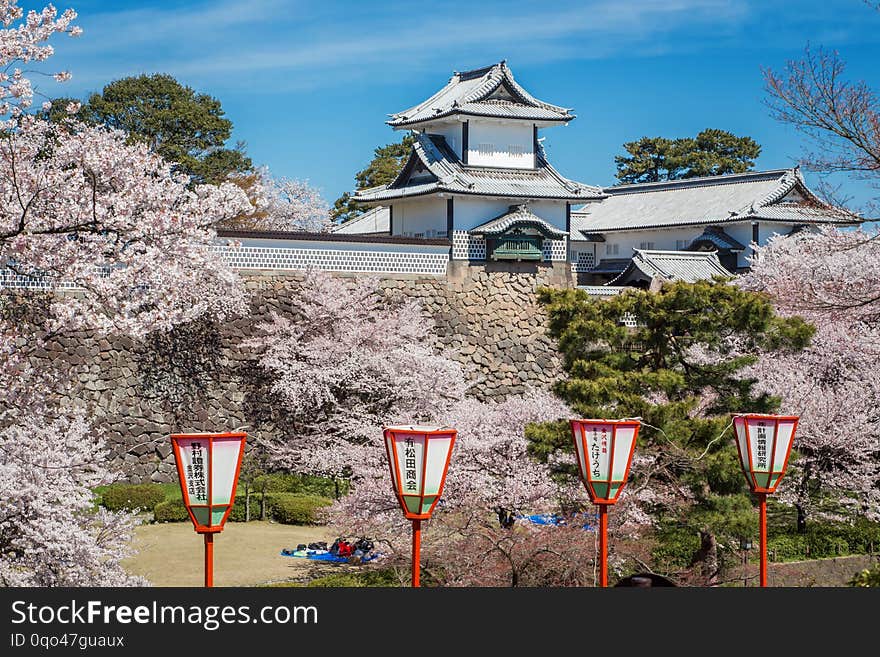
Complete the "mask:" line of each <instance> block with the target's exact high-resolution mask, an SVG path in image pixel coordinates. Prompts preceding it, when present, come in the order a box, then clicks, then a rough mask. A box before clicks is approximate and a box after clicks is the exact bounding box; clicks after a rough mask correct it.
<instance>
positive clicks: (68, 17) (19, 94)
mask: <svg viewBox="0 0 880 657" xmlns="http://www.w3.org/2000/svg"><path fill="white" fill-rule="evenodd" d="M75 19H76V12H75V11H73V10H72V9H68V10H66V11H64V12H63V13H61V15H59V14H58V10H57V9H55V7H54V6H52V5H48V6H46V7H45V8H44V9H43V10H42V11H39V12H38V11H33V10H31V11H29V12H28V13H27V16H25V15H24V11H23V10H22V8H21V7H19V6H18V0H0V117H3V116H4V115H7V114H13V115H19V114H21V112H22V111H24V110H25V109H27V108H28V107H30V106H31V103H32V102H33V98H34V88H33V86H32V84H31V80H30V79H29V78H28V77H27V75H26V73H27V72H26V71H25V70H24V69H22V68H21V67H22V66H26V65H28V64H30V63H32V62H42V61H45V60H47V59H48V58H49V57H51V56H52V54H53V53H54V52H55V49H54V48H53V47H52V46H51V45H50V44H48V43H47V41H48V40H49V39H50V38H51V37H52V36H54V35H56V34H59V33H67V34H69V35H70V36H74V37H75V36H79V35H80V34H82V30H81V29H80V28H79V27H76V26H74V25H72V24H71V23H72V22H73V21H74V20H75ZM54 77H55V79H56V80H57V81H59V82H64V81H66V80H68V79H70V73H68V72H66V71H65V72H60V73H56V74H55V76H54Z"/></svg>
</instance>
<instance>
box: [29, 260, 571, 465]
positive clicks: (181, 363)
mask: <svg viewBox="0 0 880 657" xmlns="http://www.w3.org/2000/svg"><path fill="white" fill-rule="evenodd" d="M240 273H241V274H242V275H243V277H244V278H245V280H246V285H247V286H248V288H249V289H250V290H251V292H252V293H253V298H252V314H251V315H250V316H249V317H246V318H240V319H236V320H234V321H232V322H229V323H227V324H224V325H222V326H217V325H214V324H212V323H208V322H199V323H196V324H193V325H190V326H186V327H180V328H178V329H176V330H175V331H173V332H171V333H170V334H167V335H159V336H153V337H151V338H149V339H148V340H147V341H146V342H145V343H136V342H134V341H132V340H131V339H128V338H118V339H114V340H108V339H103V338H102V339H98V340H95V339H94V338H93V337H91V336H89V335H86V334H69V335H65V336H64V337H62V338H58V339H57V340H55V341H54V342H53V343H50V344H49V345H48V347H47V349H46V350H44V351H41V352H40V353H38V354H36V356H35V357H37V358H49V359H52V361H53V363H54V364H55V365H56V366H59V367H61V368H62V369H67V370H68V371H69V374H70V379H71V380H72V381H74V385H73V386H72V387H71V388H70V389H69V390H65V391H58V396H59V397H62V398H66V401H67V402H68V403H71V404H74V405H76V406H83V407H89V408H90V410H91V413H92V414H93V415H94V416H95V417H96V418H97V420H98V422H99V424H100V425H101V427H102V428H103V429H104V430H105V435H106V437H107V438H108V439H109V442H110V444H111V446H112V450H113V458H114V459H115V460H116V461H117V463H116V465H119V466H121V467H122V469H123V471H124V472H125V473H126V474H127V475H128V477H129V479H130V481H132V482H135V483H137V482H141V481H150V480H152V481H173V480H175V478H176V475H175V473H174V461H173V457H172V456H171V454H170V446H169V444H168V443H169V441H168V434H169V433H171V432H172V431H217V430H232V429H236V428H239V427H247V429H246V430H247V431H248V433H249V435H250V436H251V437H252V438H253V439H254V440H259V438H261V437H263V436H269V435H278V434H279V433H280V432H285V431H295V428H294V427H289V426H286V424H285V419H284V413H283V412H281V408H280V406H279V402H278V400H276V399H273V398H272V397H271V395H270V394H269V393H268V392H267V381H266V380H265V378H264V376H263V373H262V370H261V369H260V368H259V367H258V366H257V365H256V362H255V360H254V354H253V353H251V352H249V351H248V350H245V349H243V348H241V346H240V344H241V342H242V340H244V339H245V338H247V337H250V336H251V335H252V333H253V327H254V326H256V325H258V324H259V323H261V322H262V321H263V320H264V319H266V318H267V317H268V314H269V313H270V312H271V311H276V312H280V313H285V312H289V311H290V298H291V295H293V294H295V293H296V289H297V287H298V285H299V282H300V280H301V275H297V274H295V273H288V274H286V275H285V274H278V273H275V272H240ZM343 276H352V275H343ZM544 285H546V286H553V287H566V286H571V285H573V281H572V274H571V272H570V268H569V267H568V266H567V264H566V263H540V264H538V263H509V264H495V263H486V264H480V265H468V264H467V263H456V262H452V263H450V269H449V271H448V273H447V276H446V277H432V276H417V275H395V276H384V277H383V279H382V281H381V283H380V288H381V289H382V290H383V292H384V293H385V294H386V295H388V296H389V297H395V296H398V295H405V296H408V297H414V298H416V299H418V301H419V302H420V303H421V305H422V308H423V309H424V312H425V314H426V316H428V317H431V318H432V319H433V321H434V322H435V324H436V336H437V337H436V345H435V346H436V347H437V348H438V349H444V350H447V351H448V353H450V355H452V357H454V358H455V359H457V360H459V361H460V362H461V363H463V364H464V365H465V366H466V367H467V368H469V371H470V374H469V376H470V377H471V379H472V380H473V381H474V382H475V385H474V386H473V389H472V394H474V396H476V397H477V398H480V399H483V400H491V399H496V400H500V399H504V398H505V397H506V396H507V395H517V394H521V393H523V392H525V390H526V389H527V387H546V386H548V385H549V384H550V383H551V382H552V381H554V380H555V379H556V378H557V377H558V376H559V374H560V363H559V358H558V356H557V353H556V350H555V346H554V344H553V341H552V340H551V339H550V338H548V337H547V335H546V331H545V325H546V317H545V315H544V313H543V311H542V309H541V308H540V306H539V305H538V303H537V298H536V294H535V290H536V288H537V287H538V286H544Z"/></svg>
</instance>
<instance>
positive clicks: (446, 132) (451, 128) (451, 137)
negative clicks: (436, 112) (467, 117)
mask: <svg viewBox="0 0 880 657" xmlns="http://www.w3.org/2000/svg"><path fill="white" fill-rule="evenodd" d="M425 132H426V133H428V134H432V135H443V136H444V137H445V138H446V143H447V144H449V147H450V148H451V149H452V150H453V151H455V154H456V155H457V156H458V158H459V159H461V122H460V121H454V122H442V123H441V122H438V123H431V124H428V125H427V126H425Z"/></svg>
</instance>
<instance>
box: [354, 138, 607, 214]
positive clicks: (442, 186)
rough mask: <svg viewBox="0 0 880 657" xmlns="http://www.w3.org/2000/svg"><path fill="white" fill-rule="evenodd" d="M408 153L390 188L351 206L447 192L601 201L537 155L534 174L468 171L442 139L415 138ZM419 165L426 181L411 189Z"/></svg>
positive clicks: (357, 196)
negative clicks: (404, 163) (407, 158)
mask: <svg viewBox="0 0 880 657" xmlns="http://www.w3.org/2000/svg"><path fill="white" fill-rule="evenodd" d="M414 136H415V143H414V144H413V150H412V152H411V153H410V157H409V160H408V161H407V163H406V165H404V167H403V169H402V170H401V172H400V174H399V175H398V176H397V178H396V179H395V180H394V181H392V182H391V183H390V184H389V185H381V186H379V187H371V188H369V189H361V190H358V191H356V192H355V193H354V200H356V201H359V202H364V203H376V202H380V203H381V202H386V201H388V200H391V199H397V198H406V197H410V196H420V195H424V194H434V193H437V192H447V193H453V194H474V195H478V196H501V197H513V198H524V199H529V198H550V199H559V200H563V201H574V202H578V201H584V202H586V201H590V200H594V199H599V198H604V194H602V190H601V189H599V188H598V187H593V186H591V185H584V184H583V183H578V182H574V181H572V180H568V179H567V178H564V177H563V176H562V175H560V174H559V172H558V171H556V169H554V168H553V167H552V166H550V163H549V162H547V160H546V159H545V158H544V154H543V152H542V151H539V152H538V157H537V164H538V166H537V168H535V169H513V168H501V167H467V166H464V165H463V164H462V163H461V161H460V160H459V159H458V156H456V154H455V153H454V152H453V151H452V149H450V148H449V146H448V145H447V143H446V140H445V139H444V138H443V137H442V136H441V135H426V134H424V133H416V134H415V135H414ZM419 164H421V166H423V167H424V169H425V170H426V171H427V177H422V176H420V177H418V178H417V179H415V181H414V182H412V183H410V180H409V176H410V172H411V171H412V170H413V169H414V168H415V167H416V166H417V165H419Z"/></svg>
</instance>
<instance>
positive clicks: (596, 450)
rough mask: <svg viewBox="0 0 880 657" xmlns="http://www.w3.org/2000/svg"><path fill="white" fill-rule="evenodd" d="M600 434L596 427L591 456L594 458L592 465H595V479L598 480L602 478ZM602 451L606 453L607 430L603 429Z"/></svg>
mask: <svg viewBox="0 0 880 657" xmlns="http://www.w3.org/2000/svg"><path fill="white" fill-rule="evenodd" d="M599 442H600V439H599V432H598V431H597V430H596V427H593V439H592V440H591V441H590V456H591V457H592V459H591V460H592V465H593V478H594V479H598V478H599V477H600V476H601V474H602V473H601V472H600V470H599V449H600V448H599ZM601 443H602V446H603V448H602V451H603V452H604V451H605V445H607V443H606V442H605V429H604V428H603V429H602V438H601Z"/></svg>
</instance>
